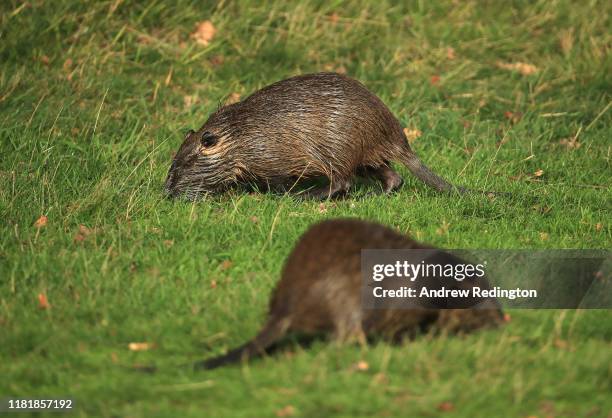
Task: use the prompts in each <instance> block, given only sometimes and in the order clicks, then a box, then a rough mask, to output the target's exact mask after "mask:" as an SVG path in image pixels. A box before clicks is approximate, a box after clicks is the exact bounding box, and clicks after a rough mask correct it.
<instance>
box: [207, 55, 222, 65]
mask: <svg viewBox="0 0 612 418" xmlns="http://www.w3.org/2000/svg"><path fill="white" fill-rule="evenodd" d="M208 61H209V62H210V63H211V65H212V66H213V67H219V66H221V65H223V63H224V62H225V57H224V56H223V55H213V56H212V57H210V60H208Z"/></svg>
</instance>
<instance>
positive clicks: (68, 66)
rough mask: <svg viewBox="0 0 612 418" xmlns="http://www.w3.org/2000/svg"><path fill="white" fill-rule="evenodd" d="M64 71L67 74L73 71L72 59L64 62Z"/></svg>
mask: <svg viewBox="0 0 612 418" xmlns="http://www.w3.org/2000/svg"><path fill="white" fill-rule="evenodd" d="M62 69H63V70H64V72H65V73H67V72H70V71H71V70H72V58H66V61H64V65H62Z"/></svg>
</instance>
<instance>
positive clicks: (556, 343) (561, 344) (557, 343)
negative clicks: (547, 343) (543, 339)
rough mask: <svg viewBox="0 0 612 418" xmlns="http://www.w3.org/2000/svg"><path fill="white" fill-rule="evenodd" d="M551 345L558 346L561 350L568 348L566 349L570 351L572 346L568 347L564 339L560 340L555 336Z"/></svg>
mask: <svg viewBox="0 0 612 418" xmlns="http://www.w3.org/2000/svg"><path fill="white" fill-rule="evenodd" d="M553 345H554V346H555V347H556V348H559V349H561V350H568V351H572V348H571V347H570V344H569V343H568V342H567V341H565V340H561V339H559V338H557V339H556V340H555V341H553Z"/></svg>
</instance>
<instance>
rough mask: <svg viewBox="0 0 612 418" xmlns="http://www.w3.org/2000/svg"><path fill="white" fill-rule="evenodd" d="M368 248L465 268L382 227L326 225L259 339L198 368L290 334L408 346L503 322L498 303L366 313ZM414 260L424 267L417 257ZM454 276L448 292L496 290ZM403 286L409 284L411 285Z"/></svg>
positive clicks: (307, 240) (447, 303) (294, 268)
mask: <svg viewBox="0 0 612 418" xmlns="http://www.w3.org/2000/svg"><path fill="white" fill-rule="evenodd" d="M362 249H414V250H426V251H430V252H431V253H432V256H431V257H428V258H427V262H432V263H441V264H444V265H446V264H449V263H450V264H453V265H456V264H457V263H463V262H462V260H460V259H458V258H457V257H454V256H452V255H451V254H448V253H445V252H443V251H439V250H436V249H435V248H433V247H429V246H426V245H423V244H419V243H417V242H415V241H413V240H411V239H410V238H408V237H407V236H404V235H401V234H399V233H397V232H395V231H393V230H391V229H389V228H387V227H384V226H382V225H379V224H376V223H370V222H365V221H360V220H357V219H337V220H328V221H323V222H321V223H319V224H317V225H314V226H312V227H311V228H310V229H309V230H308V231H307V232H306V233H304V235H303V236H302V237H301V238H300V239H299V241H298V242H297V244H296V246H295V248H294V249H293V251H292V252H291V254H290V255H289V257H288V258H287V260H286V263H285V266H284V268H283V272H282V276H281V280H280V281H279V282H278V284H277V286H276V289H275V290H274V292H273V294H272V297H271V299H270V305H269V313H268V319H267V321H266V324H265V325H264V327H263V329H262V330H261V331H260V332H259V333H258V334H257V336H255V338H253V339H252V340H251V341H249V342H247V343H246V344H244V345H243V346H241V347H238V348H236V349H233V350H231V351H229V352H228V353H227V354H225V355H222V356H220V357H215V358H212V359H209V360H204V361H201V362H198V363H196V364H195V366H194V367H195V368H196V369H211V368H215V367H219V366H222V365H224V364H228V363H232V362H237V361H240V360H241V359H248V358H249V357H254V356H257V355H260V354H263V353H264V352H266V349H269V348H270V347H271V346H272V345H273V344H275V343H277V342H278V341H279V340H280V339H281V338H282V337H283V336H284V335H286V334H287V333H290V332H292V333H297V334H302V335H313V334H320V333H331V334H332V336H333V338H334V339H335V340H336V341H339V342H350V341H355V340H356V341H359V342H361V343H363V342H364V341H365V337H366V336H368V337H372V336H380V337H383V338H385V339H389V340H391V341H401V339H402V338H404V337H406V336H414V335H415V333H417V332H419V331H426V330H429V329H432V330H434V331H435V330H437V331H443V332H450V333H465V332H469V331H472V330H476V329H478V328H483V327H488V326H494V325H497V324H500V323H502V322H503V321H504V315H503V313H502V310H501V308H500V306H499V304H498V302H497V300H495V299H492V298H480V299H478V300H476V299H472V300H468V301H467V303H466V300H467V299H461V300H459V299H454V300H451V298H446V299H440V300H436V301H433V300H431V299H427V298H424V299H423V298H419V299H418V300H417V301H416V304H415V305H411V306H412V307H411V308H406V305H402V306H399V305H397V304H395V301H392V304H391V305H386V306H385V307H383V308H382V309H381V307H380V306H378V307H375V308H374V309H370V308H368V307H364V304H362V301H363V300H365V299H363V296H364V295H365V294H362V292H363V290H364V289H366V291H368V292H369V290H367V289H369V287H370V283H373V282H369V283H368V285H367V286H362V273H361V267H362V259H361V251H362ZM415 260H416V262H417V263H418V262H419V261H418V259H412V261H415ZM415 264H416V263H415ZM454 278H456V277H453V278H451V279H450V280H449V279H447V280H446V282H445V283H446V285H447V286H448V282H449V281H450V282H451V284H450V286H448V288H455V289H467V288H472V287H473V286H479V287H480V288H481V289H482V288H486V289H490V287H489V284H488V282H487V280H486V279H485V278H482V279H478V278H475V277H473V279H474V280H472V278H470V279H464V280H463V281H456V280H453V279H454ZM430 279H431V277H427V278H426V279H425V280H430ZM418 282H419V279H417V280H416V281H415V282H409V281H408V283H410V284H409V286H411V287H413V288H415V289H416V288H418V286H419V285H418V284H417V283H418ZM376 283H378V284H377V285H380V284H383V285H384V286H385V288H387V289H390V288H393V287H394V286H395V288H397V286H398V284H397V281H396V282H395V284H394V282H393V280H391V281H389V280H383V281H378V282H376ZM401 283H402V285H403V284H406V282H405V281H401ZM428 283H429V284H431V283H432V282H430V281H428ZM440 283H441V281H440ZM440 283H438V286H437V287H438V288H439V284H440ZM421 286H422V285H421ZM433 287H436V285H435V284H434V286H433ZM428 288H429V285H428ZM398 303H401V302H398ZM398 307H399V308H398Z"/></svg>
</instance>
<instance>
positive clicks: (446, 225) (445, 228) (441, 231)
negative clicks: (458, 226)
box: [436, 220, 450, 235]
mask: <svg viewBox="0 0 612 418" xmlns="http://www.w3.org/2000/svg"><path fill="white" fill-rule="evenodd" d="M449 228H450V224H449V223H448V222H446V220H444V221H442V225H440V227H439V228H438V229H436V234H438V235H444V234H446V233H448V229H449Z"/></svg>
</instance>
